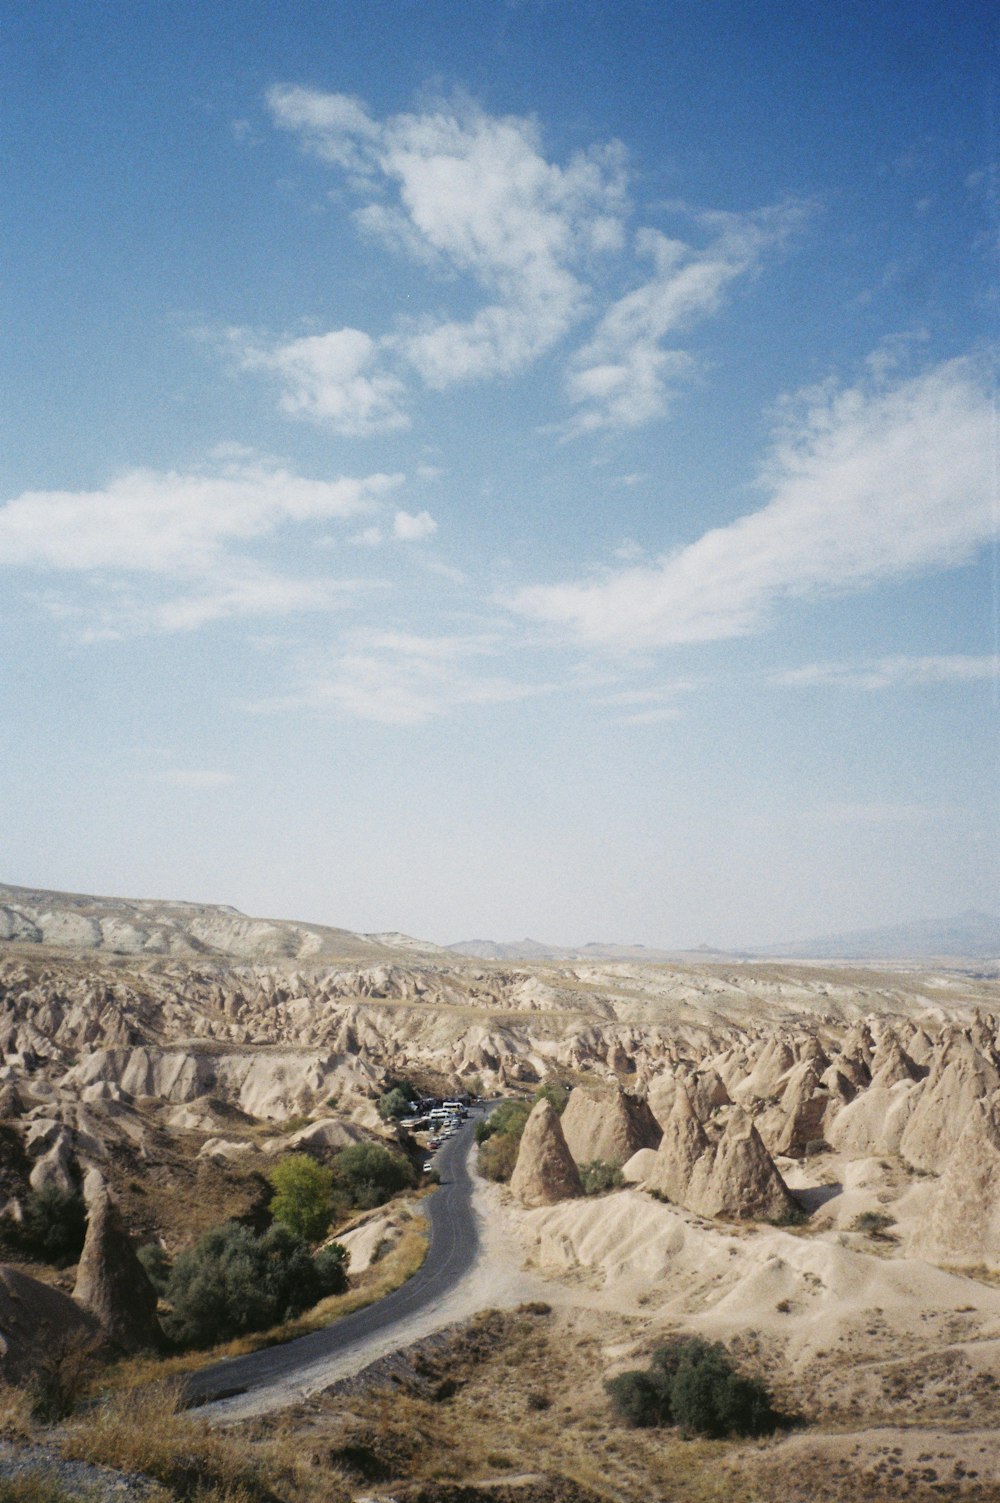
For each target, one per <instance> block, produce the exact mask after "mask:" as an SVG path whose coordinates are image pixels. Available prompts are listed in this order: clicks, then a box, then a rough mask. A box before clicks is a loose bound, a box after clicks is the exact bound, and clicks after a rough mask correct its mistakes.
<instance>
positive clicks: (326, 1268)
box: [313, 1242, 351, 1299]
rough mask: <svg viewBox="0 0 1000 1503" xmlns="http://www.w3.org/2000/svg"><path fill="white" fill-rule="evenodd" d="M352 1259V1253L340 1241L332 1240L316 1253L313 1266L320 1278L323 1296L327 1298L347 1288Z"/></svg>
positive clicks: (320, 1289) (320, 1288)
mask: <svg viewBox="0 0 1000 1503" xmlns="http://www.w3.org/2000/svg"><path fill="white" fill-rule="evenodd" d="M350 1261H351V1255H350V1253H349V1252H348V1251H347V1248H346V1247H344V1246H343V1244H342V1243H340V1242H331V1243H329V1244H328V1245H327V1246H326V1247H321V1248H320V1250H319V1252H318V1253H316V1255H315V1257H314V1258H313V1267H314V1268H315V1270H316V1277H317V1278H318V1279H319V1292H320V1295H321V1297H322V1298H324V1299H325V1298H326V1296H327V1295H328V1294H343V1292H344V1290H345V1289H346V1288H347V1265H348V1264H349V1263H350Z"/></svg>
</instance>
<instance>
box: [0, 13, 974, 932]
mask: <svg viewBox="0 0 1000 1503" xmlns="http://www.w3.org/2000/svg"><path fill="white" fill-rule="evenodd" d="M991 13H992V7H989V6H987V5H985V4H982V5H980V4H970V5H967V6H963V7H961V8H959V7H947V8H946V7H944V6H941V5H940V4H921V3H911V4H908V5H906V6H905V7H904V6H901V5H891V4H880V3H871V0H869V3H866V4H850V3H848V4H843V5H838V6H836V7H832V6H831V7H818V6H807V5H805V4H802V5H798V4H795V5H788V4H782V5H774V4H767V3H762V4H758V5H753V6H750V5H746V4H731V3H727V0H717V3H714V4H712V5H707V4H704V3H702V0H698V3H695V0H676V3H662V0H661V3H657V4H645V3H633V0H618V3H615V4H610V3H596V0H595V3H584V0H580V3H561V4H560V3H555V0H548V3H547V0H518V3H515V0H511V3H500V0H493V3H485V0H463V3H461V4H458V3H450V0H421V3H416V0H413V3H410V0H395V3H392V4H389V3H372V4H369V5H367V6H365V7H360V6H347V5H343V4H337V3H329V0H328V3H325V4H310V3H297V4H287V3H285V4H283V3H280V0H278V3H273V0H272V3H268V4H263V3H259V4H257V3H250V0H234V3H232V4H230V5H227V6H217V5H209V4H207V3H205V4H192V3H185V4H184V5H181V4H177V3H171V0H160V3H157V4H152V3H149V4H144V3H141V0H139V3H136V0H133V3H130V4H122V3H114V0H108V3H104V4H101V5H99V6H97V5H94V6H80V5H71V4H62V3H52V0H36V3H34V4H33V5H31V6H26V7H21V8H20V12H19V13H18V14H16V15H11V16H9V17H8V20H7V23H6V27H5V31H6V36H5V43H4V53H3V71H4V77H3V99H4V105H3V110H4V115H5V122H4V139H5V159H4V177H5V188H6V191H5V200H6V207H5V213H4V228H3V235H4V258H3V259H4V267H5V270H4V272H3V281H2V309H0V317H2V331H3V338H2V342H0V343H2V351H3V355H2V358H3V363H4V364H3V372H2V380H0V391H2V399H0V400H2V405H3V432H4V441H3V448H2V453H0V481H2V485H0V589H2V604H0V660H2V663H3V670H2V675H0V678H2V682H0V715H2V722H0V723H2V727H3V730H2V736H3V743H2V744H3V749H4V763H5V778H4V785H5V789H6V794H7V796H6V797H5V799H4V807H3V815H2V827H0V828H2V841H3V851H4V862H3V868H4V869H3V873H2V875H3V877H4V879H5V880H9V881H13V882H18V883H24V884H32V885H39V886H48V887H54V888H63V889H71V890H82V891H97V892H107V893H122V894H128V895H133V896H170V897H188V898H197V899H200V900H203V901H220V902H231V903H234V904H235V905H237V906H239V907H241V908H243V909H245V910H247V911H250V912H255V913H263V914H270V915H274V916H288V917H301V918H310V919H314V920H319V921H324V922H329V923H334V924H342V925H345V926H347V927H350V928H358V929H364V930H382V929H397V928H398V929H404V930H407V931H409V932H411V933H415V934H419V935H422V936H424V937H426V938H431V939H435V940H439V941H450V940H456V939H459V938H466V937H471V936H473V935H479V936H482V935H490V936H494V937H511V936H515V935H521V934H525V933H530V934H533V935H535V936H538V937H541V938H544V939H548V940H550V941H552V942H566V943H580V942H584V941H586V940H590V939H604V940H611V939H614V940H619V941H623V942H627V941H639V942H645V943H648V944H661V945H693V944H697V943H700V942H707V943H712V944H719V945H727V944H752V943H765V942H772V941H780V940H782V939H792V938H795V937H798V936H805V935H810V934H819V933H823V932H827V931H830V930H840V929H845V928H851V927H868V926H871V925H874V924H878V923H884V922H885V923H888V922H896V921H901V920H905V919H908V918H911V917H932V916H935V915H948V914H951V913H953V912H957V911H959V910H961V909H963V908H967V907H994V906H995V905H996V893H997V891H998V876H1000V860H998V855H1000V821H998V811H997V802H996V798H997V787H998V783H1000V780H998V772H1000V765H998V725H997V711H998V688H997V658H996V654H997V559H996V538H997V515H998V512H997V470H998V460H997V439H996V416H995V403H994V396H993V392H994V375H995V353H996V336H997V250H998V218H1000V216H998V204H1000V178H998V151H997V132H996V113H997V100H996V86H995V83H994V82H993V80H994V79H995V77H996V65H997V61H998V59H997V34H996V26H995V22H994V21H993V20H992V18H991Z"/></svg>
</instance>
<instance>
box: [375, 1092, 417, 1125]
mask: <svg viewBox="0 0 1000 1503" xmlns="http://www.w3.org/2000/svg"><path fill="white" fill-rule="evenodd" d="M412 1099H413V1098H412V1096H410V1095H409V1094H408V1092H406V1091H404V1090H403V1089H402V1088H401V1087H400V1086H394V1087H393V1089H392V1090H391V1091H386V1092H385V1094H384V1095H383V1096H380V1097H379V1102H378V1114H379V1116H380V1117H381V1118H382V1119H383V1121H386V1122H388V1121H390V1120H394V1119H395V1118H397V1117H406V1116H408V1115H409V1111H410V1102H411V1101H412Z"/></svg>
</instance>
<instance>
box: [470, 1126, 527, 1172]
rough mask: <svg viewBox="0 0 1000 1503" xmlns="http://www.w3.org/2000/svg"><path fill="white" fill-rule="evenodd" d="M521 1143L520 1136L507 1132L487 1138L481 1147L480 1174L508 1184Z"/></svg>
mask: <svg viewBox="0 0 1000 1503" xmlns="http://www.w3.org/2000/svg"><path fill="white" fill-rule="evenodd" d="M520 1143H521V1139H520V1137H516V1138H515V1137H513V1136H512V1135H511V1134H510V1133H506V1132H501V1133H496V1134H494V1136H493V1137H491V1138H489V1139H487V1141H486V1142H485V1143H483V1144H482V1145H481V1146H480V1149H479V1172H480V1174H482V1175H483V1176H484V1177H485V1178H486V1179H492V1180H496V1181H498V1183H500V1184H506V1182H507V1180H509V1179H510V1177H511V1175H512V1174H513V1173H514V1165H515V1164H516V1163H517V1151H518V1148H519V1147H520Z"/></svg>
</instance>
